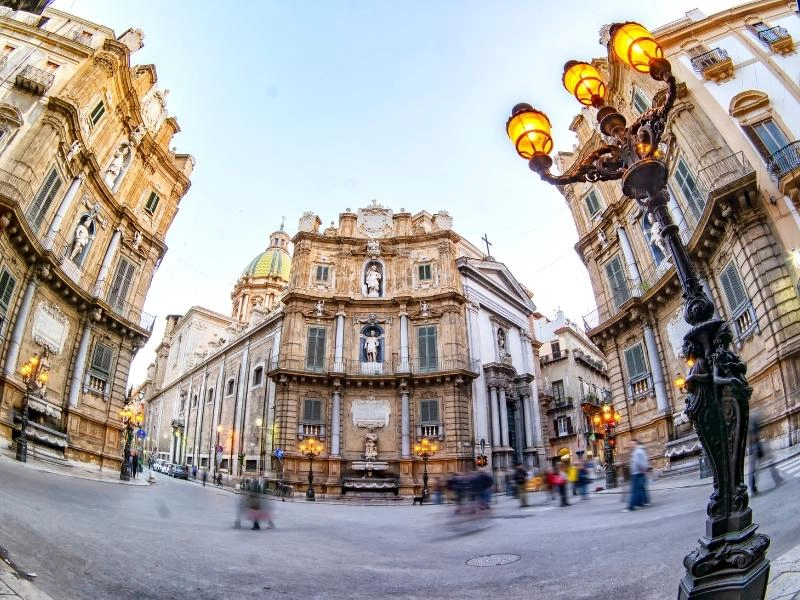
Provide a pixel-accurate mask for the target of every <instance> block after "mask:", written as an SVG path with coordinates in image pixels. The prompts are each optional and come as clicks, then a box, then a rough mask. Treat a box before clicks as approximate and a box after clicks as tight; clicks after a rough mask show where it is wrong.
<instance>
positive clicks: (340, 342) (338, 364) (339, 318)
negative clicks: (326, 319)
mask: <svg viewBox="0 0 800 600" xmlns="http://www.w3.org/2000/svg"><path fill="white" fill-rule="evenodd" d="M343 355H344V313H343V312H341V311H340V312H338V313H336V348H335V350H334V354H333V370H334V371H336V372H338V373H341V372H344V362H343V360H342V356H343Z"/></svg>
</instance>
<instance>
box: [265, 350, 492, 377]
mask: <svg viewBox="0 0 800 600" xmlns="http://www.w3.org/2000/svg"><path fill="white" fill-rule="evenodd" d="M275 369H281V370H287V371H297V372H303V373H319V374H327V373H332V374H340V375H348V376H351V377H364V376H366V377H385V376H387V375H425V374H428V373H442V372H446V371H468V372H470V373H478V371H479V369H480V361H478V360H473V359H470V358H468V357H464V356H444V357H436V356H434V357H430V358H427V359H424V360H420V359H408V360H406V361H403V360H401V359H400V357H399V356H398V355H396V354H394V355H393V356H392V358H391V359H384V360H383V361H382V362H364V361H360V360H356V359H342V360H338V361H337V360H335V359H334V358H332V357H326V358H323V359H319V358H316V357H308V356H278V357H274V358H273V359H272V361H271V363H270V370H275Z"/></svg>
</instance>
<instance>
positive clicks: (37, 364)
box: [17, 347, 50, 462]
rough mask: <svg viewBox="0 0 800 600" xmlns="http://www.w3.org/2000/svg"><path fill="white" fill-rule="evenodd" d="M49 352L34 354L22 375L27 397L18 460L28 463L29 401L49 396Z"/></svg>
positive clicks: (23, 402) (24, 398)
mask: <svg viewBox="0 0 800 600" xmlns="http://www.w3.org/2000/svg"><path fill="white" fill-rule="evenodd" d="M48 356H49V351H48V349H47V347H45V348H44V350H42V356H41V357H40V356H39V355H38V354H34V355H33V356H31V357H30V358H29V359H28V362H26V363H25V364H24V365H22V368H21V369H20V373H21V374H22V381H23V383H24V384H25V395H24V397H23V398H22V418H21V419H20V425H21V428H20V432H19V436H18V437H17V460H18V461H20V462H28V416H29V412H28V401H29V399H30V397H31V396H32V395H36V394H38V395H40V396H41V397H42V398H44V396H45V394H47V379H48V377H49V376H50V375H49V371H50V363H49V362H47V357H48Z"/></svg>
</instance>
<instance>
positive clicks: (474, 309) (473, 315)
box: [467, 301, 490, 454]
mask: <svg viewBox="0 0 800 600" xmlns="http://www.w3.org/2000/svg"><path fill="white" fill-rule="evenodd" d="M479 310H480V305H479V304H477V303H476V302H472V301H468V302H467V336H468V340H469V350H470V358H472V359H473V360H477V361H478V364H481V340H480V328H479V323H478V311H479ZM485 377H486V376H485V375H484V374H483V373H481V375H480V377H478V378H477V379H475V380H474V381H473V382H472V393H473V399H472V407H473V414H474V419H475V440H474V441H475V453H476V454H478V453H479V452H480V442H481V440H486V441H487V442H488V441H489V422H490V421H489V407H488V405H487V399H486V379H485Z"/></svg>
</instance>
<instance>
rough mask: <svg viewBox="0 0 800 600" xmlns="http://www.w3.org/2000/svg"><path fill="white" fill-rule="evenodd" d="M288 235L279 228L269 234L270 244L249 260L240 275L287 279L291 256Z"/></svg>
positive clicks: (290, 266)
mask: <svg viewBox="0 0 800 600" xmlns="http://www.w3.org/2000/svg"><path fill="white" fill-rule="evenodd" d="M288 245H289V236H288V234H287V233H286V232H285V231H283V228H281V229H280V230H279V231H275V232H273V233H272V235H270V245H269V248H267V249H266V250H265V251H264V252H261V253H260V254H258V255H257V256H256V257H255V258H254V259H253V260H251V261H250V262H249V263H248V264H247V266H246V267H245V268H244V271H242V275H241V276H242V277H279V278H280V279H283V280H284V281H287V282H288V281H289V272H290V270H291V268H292V257H291V255H290V254H289V250H288Z"/></svg>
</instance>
